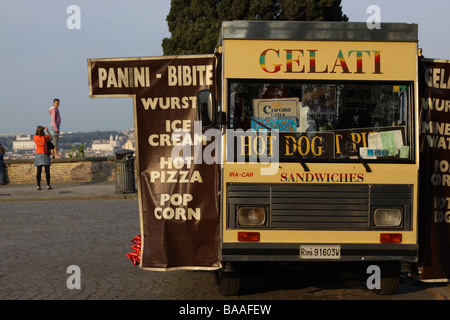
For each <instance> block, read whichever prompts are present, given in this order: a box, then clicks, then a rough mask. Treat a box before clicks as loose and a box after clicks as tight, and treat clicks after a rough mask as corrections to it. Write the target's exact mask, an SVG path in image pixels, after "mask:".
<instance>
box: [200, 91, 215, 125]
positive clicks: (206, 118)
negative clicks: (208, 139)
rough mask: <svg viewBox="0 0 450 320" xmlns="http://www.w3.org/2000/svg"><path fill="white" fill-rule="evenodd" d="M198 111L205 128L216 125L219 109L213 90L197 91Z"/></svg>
mask: <svg viewBox="0 0 450 320" xmlns="http://www.w3.org/2000/svg"><path fill="white" fill-rule="evenodd" d="M197 112H198V119H199V120H200V121H201V122H202V127H203V128H208V127H212V126H214V125H215V123H216V117H217V110H216V106H215V103H214V94H213V93H212V91H211V90H201V91H199V92H198V93H197Z"/></svg>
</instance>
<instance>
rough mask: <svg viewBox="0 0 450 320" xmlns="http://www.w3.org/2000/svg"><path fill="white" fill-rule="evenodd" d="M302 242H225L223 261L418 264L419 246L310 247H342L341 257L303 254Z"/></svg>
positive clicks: (320, 245)
mask: <svg viewBox="0 0 450 320" xmlns="http://www.w3.org/2000/svg"><path fill="white" fill-rule="evenodd" d="M301 245H303V244H300V243H222V261H224V262H227V261H230V262H231V261H268V262H271V261H291V262H292V261H404V262H417V260H418V245H417V244H306V245H308V246H309V245H313V246H317V247H325V248H326V247H328V246H334V247H338V248H339V257H338V258H337V257H333V258H326V257H317V258H315V257H312V258H308V259H304V257H301V255H300V247H301Z"/></svg>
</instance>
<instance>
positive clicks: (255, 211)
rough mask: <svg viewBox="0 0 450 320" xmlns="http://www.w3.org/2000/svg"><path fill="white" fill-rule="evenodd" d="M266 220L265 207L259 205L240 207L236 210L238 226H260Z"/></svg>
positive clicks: (263, 224)
mask: <svg viewBox="0 0 450 320" xmlns="http://www.w3.org/2000/svg"><path fill="white" fill-rule="evenodd" d="M266 221H267V218H266V209H265V208H260V207H240V208H239V209H238V212H237V222H238V226H239V227H261V226H265V224H266Z"/></svg>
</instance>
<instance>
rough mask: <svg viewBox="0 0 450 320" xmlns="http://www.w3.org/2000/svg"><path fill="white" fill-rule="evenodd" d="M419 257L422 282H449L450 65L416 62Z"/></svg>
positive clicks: (441, 61) (445, 62)
mask: <svg viewBox="0 0 450 320" xmlns="http://www.w3.org/2000/svg"><path fill="white" fill-rule="evenodd" d="M419 100H420V101H419V106H420V110H419V113H420V115H419V122H420V124H419V127H420V138H419V142H420V190H419V193H420V200H419V201H420V205H419V206H420V207H419V210H420V211H419V212H420V213H419V243H420V245H419V250H420V252H419V254H420V260H421V266H422V273H421V275H420V277H421V279H423V280H434V281H448V280H449V279H450V61H444V60H430V59H419Z"/></svg>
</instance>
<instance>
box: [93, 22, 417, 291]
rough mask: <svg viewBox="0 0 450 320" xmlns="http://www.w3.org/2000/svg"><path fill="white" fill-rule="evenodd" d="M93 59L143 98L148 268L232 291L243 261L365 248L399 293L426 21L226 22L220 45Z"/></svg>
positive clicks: (124, 92) (331, 257)
mask: <svg viewBox="0 0 450 320" xmlns="http://www.w3.org/2000/svg"><path fill="white" fill-rule="evenodd" d="M88 69H89V82H90V96H91V97H112V96H115V97H132V98H133V106H134V109H133V110H134V118H135V131H136V143H137V150H136V155H137V171H138V174H137V175H138V191H139V209H140V217H141V238H140V240H139V241H141V242H140V246H139V251H138V253H137V254H136V256H137V261H138V262H137V263H139V265H140V267H141V268H143V269H148V270H156V271H169V270H180V269H184V270H214V271H215V272H217V275H218V284H219V290H220V292H221V293H222V294H224V295H235V294H237V293H238V292H239V287H240V282H241V274H242V273H241V271H242V269H243V268H245V266H246V265H248V264H251V265H253V266H254V265H255V264H256V265H258V264H259V263H261V264H263V263H266V262H274V263H275V262H283V263H299V264H301V263H309V262H317V263H321V262H361V263H365V264H368V265H376V266H378V267H379V268H380V270H381V277H380V283H381V287H380V288H378V289H377V290H376V291H377V292H379V293H381V294H390V293H393V292H394V291H395V290H396V289H397V286H398V283H399V276H400V269H401V265H402V263H403V262H417V261H418V254H419V246H418V184H419V140H418V137H419V120H418V114H419V101H418V27H417V25H415V24H405V23H383V24H381V29H369V28H368V27H367V25H366V23H351V22H288V21H284V22H283V21H276V22H275V21H233V22H223V24H222V28H221V33H220V39H219V45H218V47H217V49H216V52H215V53H214V54H211V55H199V56H176V57H148V58H145V57H139V58H130V59H122V58H120V59H89V61H88ZM199 120H200V121H201V124H200V122H199ZM183 132H184V133H183ZM175 149H176V152H174V150H175ZM190 151H192V152H190Z"/></svg>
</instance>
